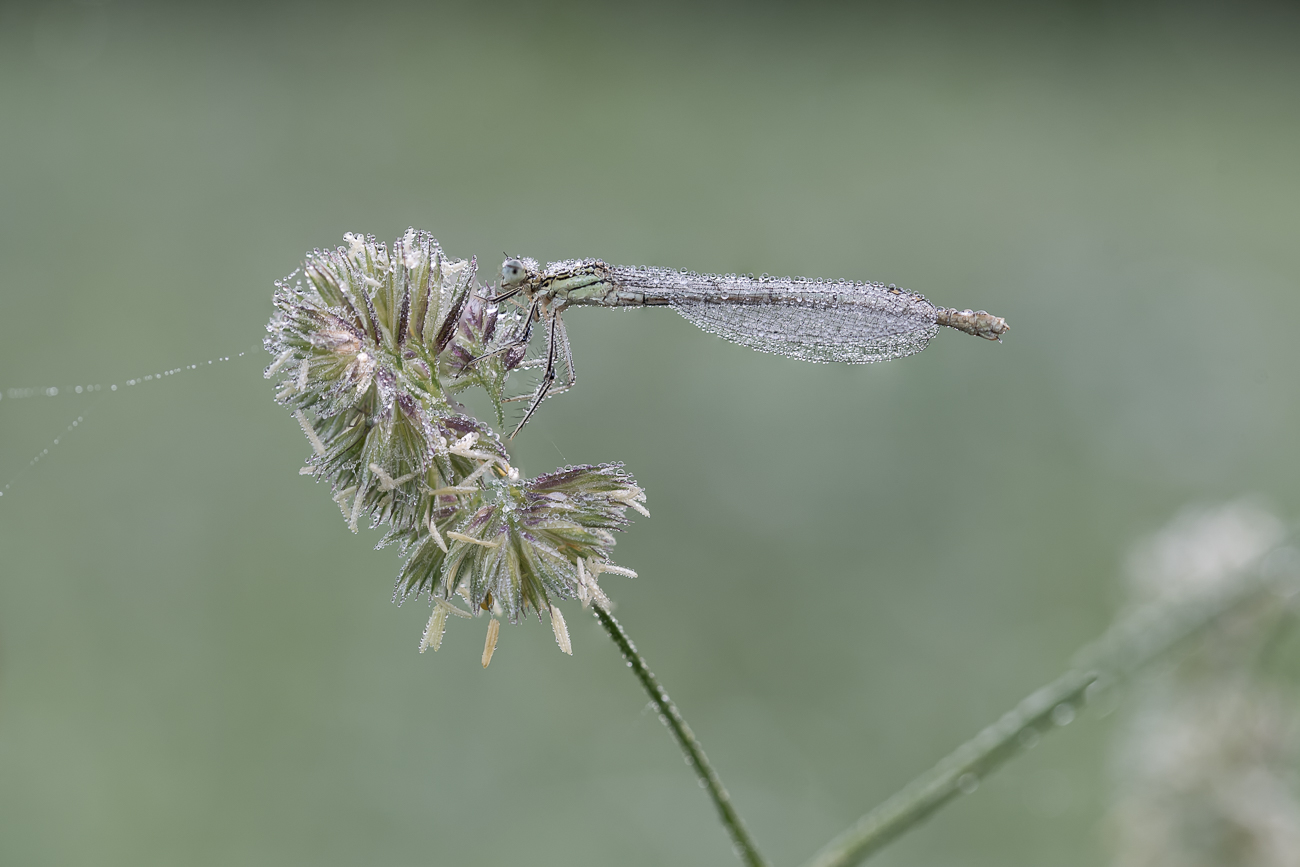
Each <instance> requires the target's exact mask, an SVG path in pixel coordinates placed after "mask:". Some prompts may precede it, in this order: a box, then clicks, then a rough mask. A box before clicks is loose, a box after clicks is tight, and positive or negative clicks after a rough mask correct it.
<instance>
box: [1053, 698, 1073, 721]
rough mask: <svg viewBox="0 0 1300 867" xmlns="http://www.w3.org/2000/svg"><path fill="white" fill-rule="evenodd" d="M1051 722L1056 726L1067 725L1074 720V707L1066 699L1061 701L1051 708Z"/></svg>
mask: <svg viewBox="0 0 1300 867" xmlns="http://www.w3.org/2000/svg"><path fill="white" fill-rule="evenodd" d="M1052 722H1054V723H1056V724H1057V725H1058V726H1068V725H1069V724H1070V723H1072V722H1074V708H1073V707H1072V706H1071V705H1070V703H1069V702H1068V701H1063V702H1061V703H1060V704H1058V705H1057V706H1056V707H1054V708H1052Z"/></svg>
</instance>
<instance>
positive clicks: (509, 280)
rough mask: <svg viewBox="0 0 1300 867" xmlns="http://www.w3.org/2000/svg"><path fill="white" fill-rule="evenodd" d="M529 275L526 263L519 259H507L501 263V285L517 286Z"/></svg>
mask: <svg viewBox="0 0 1300 867" xmlns="http://www.w3.org/2000/svg"><path fill="white" fill-rule="evenodd" d="M526 276H528V271H527V269H526V268H524V263H523V262H520V261H519V260H518V259H507V260H505V261H504V262H502V263H501V286H502V287H503V288H504V287H508V286H517V285H519V284H520V283H522V282H523V281H524V278H525V277H526Z"/></svg>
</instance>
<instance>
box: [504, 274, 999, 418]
mask: <svg viewBox="0 0 1300 867" xmlns="http://www.w3.org/2000/svg"><path fill="white" fill-rule="evenodd" d="M511 298H514V299H516V300H517V301H519V302H520V303H521V304H522V305H523V306H525V307H526V308H527V311H528V313H527V316H526V317H525V320H524V321H525V323H526V324H525V325H524V327H523V328H522V329H521V331H520V332H519V333H518V335H517V336H516V337H514V338H513V339H511V340H509V341H508V342H507V343H506V344H505V345H503V346H500V347H498V348H497V349H495V350H494V352H493V353H491V354H495V353H496V352H518V351H521V349H522V347H524V346H526V345H527V344H528V341H529V338H531V337H532V329H533V324H534V323H536V322H544V323H545V328H546V353H545V356H544V362H545V365H546V367H545V371H544V372H543V374H542V379H541V382H540V383H539V384H538V386H537V390H536V391H534V392H533V394H532V395H531V398H530V399H529V404H528V409H527V411H525V413H524V417H523V420H522V421H520V422H519V426H518V427H516V428H515V430H514V433H512V434H511V437H513V436H514V435H515V434H517V433H519V431H520V430H521V429H522V428H523V426H524V425H525V424H527V423H528V420H529V419H530V418H532V416H533V413H534V412H536V411H537V407H538V406H539V405H540V404H541V402H542V401H543V400H545V399H546V398H547V397H550V396H552V395H556V394H559V393H560V392H563V391H566V390H568V389H569V388H571V387H573V385H574V383H575V382H576V381H577V377H576V375H575V374H574V370H573V354H572V351H571V349H570V347H569V337H568V334H567V332H566V331H565V328H564V320H563V319H562V318H561V314H563V313H564V311H565V310H566V309H568V308H569V307H577V306H594V307H671V308H672V309H673V310H676V311H677V312H678V313H679V314H681V315H682V316H683V317H684V318H685V319H686V320H687V321H689V322H692V323H694V324H695V325H696V326H697V327H699V328H701V329H703V330H705V331H707V332H709V333H711V334H716V335H718V336H719V337H725V338H726V339H727V340H730V341H732V342H733V343H738V344H740V345H741V346H748V347H750V348H751V349H757V350H759V351H760V352H771V353H775V354H777V355H788V356H790V357H791V358H800V359H803V360H805V361H819V362H821V361H840V362H844V363H846V364H865V363H868V362H872V361H888V360H889V359H891V358H901V357H903V356H905V355H911V354H913V353H915V352H920V351H921V350H922V349H924V348H925V347H926V344H928V343H929V342H930V338H932V337H934V335H935V334H936V333H938V331H939V326H941V325H942V326H946V327H948V328H955V329H957V330H958V331H964V332H966V333H967V334H973V335H975V336H976V337H983V338H985V339H986V340H999V341H1000V340H1001V337H1002V335H1003V334H1005V333H1006V331H1007V323H1006V320H1004V319H1002V318H1000V317H997V316H992V315H990V314H988V313H985V312H984V311H983V310H954V309H952V308H949V307H937V306H935V305H934V304H931V303H930V302H929V301H927V300H926V299H925V298H924V297H922V296H920V295H918V294H916V293H915V292H908V291H906V290H904V289H899V288H898V287H896V286H893V285H889V286H886V285H885V284H883V283H857V282H853V281H849V280H809V279H806V278H803V277H767V276H763V277H745V276H738V275H736V274H725V275H719V274H696V273H694V272H691V271H675V270H672V269H669V268H626V267H620V266H617V265H607V264H605V263H604V262H602V261H600V260H599V259H570V260H566V261H563V262H551V263H550V264H548V265H547V266H546V267H545V268H542V267H540V266H539V265H538V263H537V262H536V261H535V260H533V259H525V258H516V257H513V256H512V257H509V258H507V259H506V260H505V262H503V263H502V265H501V279H500V284H499V291H498V293H497V294H496V295H495V296H492V297H489V298H486V299H485V300H486V301H488V302H489V303H497V302H503V301H506V300H508V299H511ZM560 369H563V371H564V381H563V382H559V383H557V382H556V380H557V379H558V378H559V370H560Z"/></svg>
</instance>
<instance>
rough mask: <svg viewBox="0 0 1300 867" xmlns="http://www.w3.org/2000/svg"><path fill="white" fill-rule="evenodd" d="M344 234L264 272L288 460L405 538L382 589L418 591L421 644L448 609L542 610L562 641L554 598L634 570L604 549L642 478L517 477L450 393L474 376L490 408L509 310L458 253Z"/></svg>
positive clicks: (590, 596)
mask: <svg viewBox="0 0 1300 867" xmlns="http://www.w3.org/2000/svg"><path fill="white" fill-rule="evenodd" d="M344 240H345V241H346V245H345V246H340V247H337V248H335V249H333V250H326V251H321V250H315V251H313V252H311V253H310V254H308V256H307V258H306V261H305V262H304V263H303V265H302V267H301V268H300V269H299V270H297V271H295V272H294V273H293V274H290V275H289V276H288V277H286V278H285V279H284V280H281V281H279V282H278V283H276V292H275V314H274V316H273V317H272V318H271V322H270V324H269V325H268V327H267V330H268V337H267V338H266V341H265V345H266V349H267V350H268V351H269V352H270V353H271V354H272V356H273V357H274V361H273V362H272V363H271V364H270V365H269V366H268V367H267V368H266V371H265V375H266V377H267V378H268V379H275V380H276V381H277V385H278V390H277V393H276V400H277V401H278V402H279V403H280V404H282V405H284V406H286V407H288V408H289V409H290V410H292V412H293V415H294V417H295V419H296V420H297V422H298V424H299V425H300V426H301V428H302V430H303V433H304V435H305V436H306V437H307V440H308V442H309V444H310V445H311V450H312V453H311V455H310V456H309V457H308V459H307V462H306V466H304V467H303V468H302V470H300V472H301V473H303V474H304V475H311V476H314V477H315V478H316V479H318V480H328V482H329V483H330V488H331V494H332V496H333V498H334V500H335V502H337V503H338V505H339V508H340V510H341V511H342V512H343V516H344V519H345V520H346V521H347V524H348V527H349V528H350V529H351V530H352V531H353V532H357V531H358V530H359V529H360V527H361V526H362V525H363V524H364V525H367V526H370V527H380V526H385V527H387V532H386V534H385V535H384V537H383V539H382V540H381V541H380V542H379V545H380V547H382V546H385V545H389V544H397V545H399V546H400V547H401V549H402V550H403V552H404V553H406V554H407V560H406V562H405V565H404V566H403V567H402V570H401V573H400V575H399V577H398V580H397V589H396V593H395V598H396V599H397V600H398V601H399V602H400V601H404V600H405V599H407V598H408V597H409V596H411V595H412V594H425V595H427V596H428V597H429V598H430V599H431V600H432V601H433V602H434V612H433V616H432V617H431V618H430V621H429V626H428V628H427V629H426V631H425V635H424V636H423V638H422V641H421V645H420V649H421V650H422V651H423V650H424V649H425V648H428V647H432V648H433V649H435V650H437V649H438V646H439V644H440V643H441V640H442V633H443V629H444V627H445V624H446V621H447V617H448V616H449V615H453V616H454V615H460V616H465V617H469V616H478V615H480V614H484V613H493V614H496V615H499V616H503V617H505V618H508V619H509V620H510V621H511V622H512V623H517V622H519V621H520V620H522V619H524V618H525V617H526V616H527V614H528V613H529V612H530V611H532V612H535V613H536V614H537V616H538V619H539V620H540V619H541V613H542V612H543V611H545V612H546V613H547V615H548V616H549V617H550V618H551V624H552V627H553V628H554V630H555V635H556V641H557V643H558V644H559V645H560V647H561V649H563V650H565V651H566V652H569V637H568V631H567V629H566V628H565V626H564V620H563V616H562V615H560V614H559V612H558V609H557V608H555V607H554V603H555V602H557V601H559V600H563V599H575V598H576V599H581V600H582V601H583V602H584V604H586V603H588V602H590V601H592V600H596V601H598V602H604V601H607V600H605V597H604V594H603V593H602V592H601V590H600V588H599V585H598V584H597V583H596V578H597V577H598V576H599V575H600V574H601V573H602V572H615V573H617V574H627V575H630V574H633V573H631V572H630V570H625V569H621V568H619V567H616V566H614V565H613V564H611V563H610V562H609V557H610V550H611V549H612V547H613V545H614V536H613V531H615V530H618V529H621V528H622V527H624V526H625V525H626V524H627V519H626V517H625V513H626V510H627V509H629V508H631V509H634V510H636V511H639V512H642V513H645V509H644V506H643V505H642V504H643V503H644V500H645V495H644V493H643V492H642V490H641V489H640V488H639V487H638V486H637V484H636V482H635V481H634V480H633V479H632V477H631V476H630V475H628V474H627V473H626V472H625V471H624V470H623V468H622V466H621V465H619V464H601V465H596V466H577V467H566V468H564V469H562V470H559V471H556V472H553V473H549V474H546V475H543V476H539V477H537V478H535V479H523V478H521V476H520V474H519V472H518V470H517V469H516V468H514V467H512V466H511V465H510V462H509V456H508V455H507V453H506V450H505V447H504V445H503V444H502V442H501V439H500V438H499V437H498V436H497V434H496V433H495V431H493V430H492V428H490V427H489V426H487V425H486V424H483V423H482V422H480V421H478V420H477V419H475V418H473V417H471V416H469V415H468V414H466V413H465V412H464V410H463V408H462V407H461V406H460V404H458V403H457V402H456V401H455V400H454V395H455V394H456V393H458V392H460V391H462V390H464V389H466V388H469V387H471V386H478V387H480V388H482V389H483V390H484V391H485V392H486V393H487V394H488V397H489V398H490V399H491V401H492V403H493V406H494V409H495V411H496V415H497V420H498V423H500V422H501V421H502V419H503V415H504V413H503V412H502V400H503V391H504V386H505V382H506V378H507V377H508V375H509V373H510V371H511V370H512V369H515V368H516V367H518V366H519V364H520V362H521V361H522V360H523V355H524V349H525V347H524V346H523V345H522V344H521V343H520V341H519V335H520V334H521V333H522V331H523V327H524V323H523V322H521V321H520V320H519V319H518V318H517V317H515V318H511V317H508V316H502V315H500V314H499V312H498V309H497V305H496V304H493V303H490V302H488V301H485V300H484V298H483V294H482V293H481V292H480V291H479V289H478V287H477V286H476V284H475V282H474V274H475V263H474V260H472V259H471V260H469V261H466V260H463V259H459V260H458V259H450V258H448V257H447V256H446V255H445V254H444V253H443V252H442V250H441V248H440V247H439V246H438V242H437V241H435V240H434V239H433V237H432V236H431V235H429V234H428V233H426V232H418V231H416V230H414V229H410V230H407V232H406V233H405V234H404V235H403V236H402V237H401V238H400V239H398V240H397V241H395V242H394V243H393V245H392V248H391V250H390V249H389V248H388V247H387V246H386V245H384V244H381V243H378V242H377V241H376V240H375V239H374V237H372V236H364V237H363V236H360V235H345V236H344ZM458 601H463V602H464V603H466V604H468V606H469V607H468V610H467V609H465V608H462V607H460V606H459V604H458ZM492 622H493V623H497V620H496V617H493V618H492ZM498 629H499V626H492V627H491V628H490V630H489V641H488V646H487V648H486V649H485V652H484V657H483V659H484V664H485V665H486V664H487V661H488V660H489V659H490V658H491V655H492V653H491V651H492V649H493V648H494V647H495V644H496V636H497V630H498Z"/></svg>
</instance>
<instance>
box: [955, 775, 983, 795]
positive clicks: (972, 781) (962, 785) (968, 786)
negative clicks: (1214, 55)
mask: <svg viewBox="0 0 1300 867" xmlns="http://www.w3.org/2000/svg"><path fill="white" fill-rule="evenodd" d="M979 787H980V778H979V777H977V776H975V775H974V774H969V773H967V774H962V775H961V776H960V777H958V778H957V788H958V789H960V790H961V793H962V794H963V795H972V794H974V793H975V790H976V789H978V788H979Z"/></svg>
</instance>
